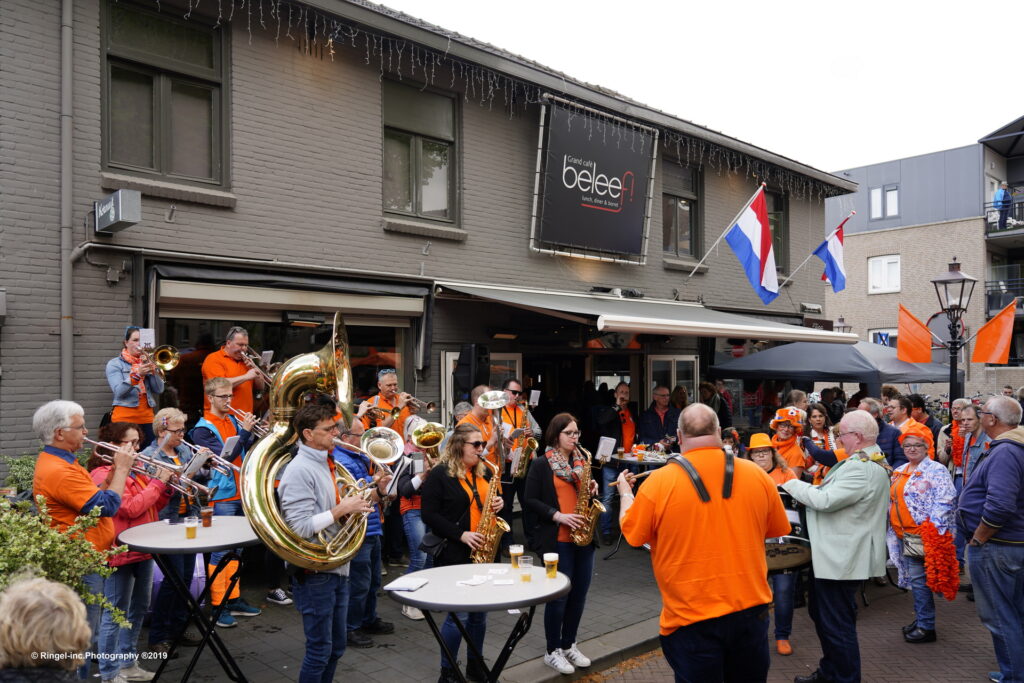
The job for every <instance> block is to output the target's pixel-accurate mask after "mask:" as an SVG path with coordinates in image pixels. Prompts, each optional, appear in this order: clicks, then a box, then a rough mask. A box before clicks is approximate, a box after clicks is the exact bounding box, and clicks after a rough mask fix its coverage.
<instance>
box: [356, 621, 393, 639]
mask: <svg viewBox="0 0 1024 683" xmlns="http://www.w3.org/2000/svg"><path fill="white" fill-rule="evenodd" d="M359 630H360V631H362V632H363V633H369V634H370V635H374V636H383V635H387V634H388V633H394V632H395V625H394V624H392V623H391V622H390V621H384V620H383V619H381V618H380V617H377V618H376V619H374V620H373V623H371V624H370V625H369V626H363V627H362V628H361V629H359Z"/></svg>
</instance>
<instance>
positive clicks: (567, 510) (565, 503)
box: [551, 474, 578, 543]
mask: <svg viewBox="0 0 1024 683" xmlns="http://www.w3.org/2000/svg"><path fill="white" fill-rule="evenodd" d="M551 478H552V480H553V481H554V482H555V495H557V496H558V511H559V512H561V513H562V514H564V515H571V514H573V513H574V512H576V499H577V498H578V496H577V495H576V487H575V486H573V485H572V484H570V483H569V482H567V481H566V480H565V479H562V478H561V477H556V476H555V475H553V474H552V475H551ZM571 533H572V530H571V529H569V527H567V526H566V525H565V524H559V525H558V540H559V542H561V543H572V536H571V535H570V534H571Z"/></svg>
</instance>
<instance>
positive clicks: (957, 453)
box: [950, 420, 964, 467]
mask: <svg viewBox="0 0 1024 683" xmlns="http://www.w3.org/2000/svg"><path fill="white" fill-rule="evenodd" d="M950 433H951V434H952V435H953V465H954V467H963V465H964V436H963V434H961V433H960V423H959V422H957V421H956V420H953V426H952V428H951V429H950Z"/></svg>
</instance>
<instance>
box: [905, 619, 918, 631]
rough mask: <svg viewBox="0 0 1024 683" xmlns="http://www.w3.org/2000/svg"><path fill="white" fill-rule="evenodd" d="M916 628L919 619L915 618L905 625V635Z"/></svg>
mask: <svg viewBox="0 0 1024 683" xmlns="http://www.w3.org/2000/svg"><path fill="white" fill-rule="evenodd" d="M915 628H917V619H914V620H913V621H912V622H910V623H909V624H907V625H906V626H904V627H903V635H907V634H908V633H910V632H911V631H913V630H914V629H915Z"/></svg>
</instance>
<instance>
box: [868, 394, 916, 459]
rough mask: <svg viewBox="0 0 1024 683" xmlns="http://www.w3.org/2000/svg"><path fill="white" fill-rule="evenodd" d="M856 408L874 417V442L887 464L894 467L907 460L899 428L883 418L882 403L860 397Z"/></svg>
mask: <svg viewBox="0 0 1024 683" xmlns="http://www.w3.org/2000/svg"><path fill="white" fill-rule="evenodd" d="M857 410H864V411H866V412H868V413H870V414H871V417H873V418H875V424H876V425H878V438H877V440H876V441H875V443H877V444H878V447H879V448H881V449H882V452H883V453H885V459H886V460H887V461H888V463H889V466H890V467H892V468H893V469H896V468H897V467H899V466H900V465H902V464H904V463H906V462H907V456H905V455H903V446H901V445H900V430H899V429H897V428H896V427H893V426H892V425H891V424H889V423H888V422H886V421H885V420H883V419H882V418H883V412H884V411H883V409H882V404H881V403H880V402H879V401H878V400H877V399H874V398H865V399H862V400H861V402H860V404H859V405H858V406H857Z"/></svg>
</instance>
